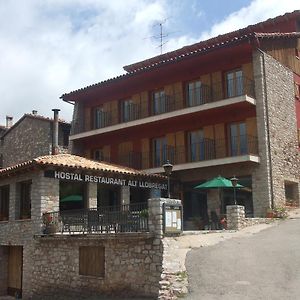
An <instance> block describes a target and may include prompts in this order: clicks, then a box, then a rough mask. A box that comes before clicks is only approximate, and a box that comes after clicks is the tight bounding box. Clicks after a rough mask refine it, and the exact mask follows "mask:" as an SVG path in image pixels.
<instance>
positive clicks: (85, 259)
mask: <svg viewBox="0 0 300 300" xmlns="http://www.w3.org/2000/svg"><path fill="white" fill-rule="evenodd" d="M79 275H85V276H95V277H104V275H105V249H104V247H101V246H84V247H79Z"/></svg>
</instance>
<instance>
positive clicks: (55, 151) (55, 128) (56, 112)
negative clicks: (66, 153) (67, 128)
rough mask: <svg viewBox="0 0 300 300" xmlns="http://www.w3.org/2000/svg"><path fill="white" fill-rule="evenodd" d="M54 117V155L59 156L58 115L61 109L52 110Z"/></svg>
mask: <svg viewBox="0 0 300 300" xmlns="http://www.w3.org/2000/svg"><path fill="white" fill-rule="evenodd" d="M52 111H53V113H54V116H53V130H52V134H53V135H52V155H55V154H58V113H59V111H60V109H57V108H54V109H52Z"/></svg>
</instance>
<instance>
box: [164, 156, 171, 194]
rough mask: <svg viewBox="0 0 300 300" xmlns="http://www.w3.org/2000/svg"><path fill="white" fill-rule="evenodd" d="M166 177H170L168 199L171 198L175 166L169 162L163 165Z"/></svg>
mask: <svg viewBox="0 0 300 300" xmlns="http://www.w3.org/2000/svg"><path fill="white" fill-rule="evenodd" d="M163 168H164V170H165V173H166V175H167V176H168V197H169V198H171V195H170V175H171V173H172V170H173V165H172V164H171V163H170V162H169V160H167V162H166V163H165V164H164V165H163Z"/></svg>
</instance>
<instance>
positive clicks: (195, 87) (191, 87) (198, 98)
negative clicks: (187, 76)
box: [186, 81, 204, 107]
mask: <svg viewBox="0 0 300 300" xmlns="http://www.w3.org/2000/svg"><path fill="white" fill-rule="evenodd" d="M186 99H187V106H189V107H191V106H196V105H200V104H203V103H204V102H203V97H202V90H201V81H193V82H189V83H188V84H187V86H186Z"/></svg>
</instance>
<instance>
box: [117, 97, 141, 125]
mask: <svg viewBox="0 0 300 300" xmlns="http://www.w3.org/2000/svg"><path fill="white" fill-rule="evenodd" d="M120 106H121V122H129V121H133V120H136V119H137V118H138V106H137V105H136V104H135V103H134V102H133V100H131V99H130V100H125V101H122V102H121V103H120Z"/></svg>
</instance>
